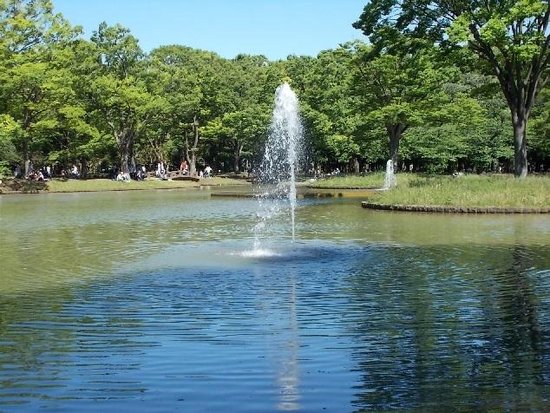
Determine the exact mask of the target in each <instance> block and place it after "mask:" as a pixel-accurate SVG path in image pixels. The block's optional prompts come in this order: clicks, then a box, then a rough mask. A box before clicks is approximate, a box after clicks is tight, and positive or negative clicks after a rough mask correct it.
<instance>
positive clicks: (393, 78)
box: [354, 39, 451, 170]
mask: <svg viewBox="0 0 550 413" xmlns="http://www.w3.org/2000/svg"><path fill="white" fill-rule="evenodd" d="M401 41H402V43H401V45H400V46H401V48H400V49H399V50H396V51H392V52H390V51H384V50H383V51H378V50H376V49H374V48H372V47H370V46H367V45H361V44H358V45H356V47H357V53H356V58H355V71H354V73H355V79H356V81H355V82H354V84H355V87H354V92H355V93H356V94H358V95H359V96H360V97H361V99H362V109H363V111H365V112H366V113H367V118H368V120H369V123H370V124H371V125H382V126H383V127H384V129H385V130H386V133H387V136H388V138H389V147H390V151H389V152H390V159H391V160H392V161H393V164H394V169H395V170H398V161H399V146H400V142H401V139H402V138H403V136H404V133H405V132H406V131H407V129H409V128H410V127H411V126H414V125H416V124H419V123H420V122H421V121H422V119H423V118H425V117H427V116H428V112H429V110H430V108H431V107H433V106H438V105H439V104H440V103H441V101H442V100H444V99H445V97H444V96H443V95H444V93H442V85H443V84H444V83H445V82H448V79H449V77H450V74H451V71H450V70H446V69H445V68H439V67H438V63H437V53H436V50H435V49H433V48H430V47H429V46H428V45H423V46H422V47H416V48H412V47H404V45H406V42H404V41H403V39H401Z"/></svg>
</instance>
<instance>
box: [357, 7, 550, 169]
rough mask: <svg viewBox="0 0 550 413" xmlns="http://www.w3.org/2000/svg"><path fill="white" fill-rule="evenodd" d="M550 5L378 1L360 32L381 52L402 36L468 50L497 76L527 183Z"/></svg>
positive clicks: (548, 52) (545, 74)
mask: <svg viewBox="0 0 550 413" xmlns="http://www.w3.org/2000/svg"><path fill="white" fill-rule="evenodd" d="M549 18H550V2H549V1H548V0H502V1H494V0H490V1H480V0H470V1H451V0H438V1H435V0H434V1H422V0H373V1H371V2H370V3H369V4H367V5H366V6H365V8H364V10H363V13H362V14H361V16H360V17H359V20H358V21H357V22H355V23H354V27H355V28H357V29H361V30H362V31H363V33H364V34H365V35H366V36H368V37H369V38H370V39H371V41H372V42H373V43H375V44H379V47H382V48H383V47H387V46H388V44H391V40H392V38H393V37H394V36H395V33H396V32H399V33H401V34H404V35H406V36H408V37H410V38H413V39H418V38H422V39H428V40H430V41H433V42H435V43H438V44H440V45H441V46H446V45H452V46H465V45H467V46H468V47H470V48H471V50H473V51H474V52H475V53H476V54H477V56H478V57H479V58H480V59H481V60H482V61H483V62H484V63H485V64H486V66H487V67H488V68H489V69H490V70H491V71H492V73H493V75H494V76H496V78H497V79H498V81H499V84H500V88H501V91H502V93H503V94H504V97H505V99H506V101H507V103H508V107H509V109H510V113H511V117H512V126H513V131H514V152H515V156H514V160H515V167H514V168H515V175H516V176H517V177H525V176H526V175H527V172H528V165H527V121H528V120H529V116H530V114H531V110H532V109H533V106H534V104H535V100H536V97H537V95H538V93H539V92H540V90H541V89H542V88H543V87H544V85H545V84H546V82H547V81H548V78H549V70H548V68H549V65H550V47H549V46H550V32H549V30H548V22H549Z"/></svg>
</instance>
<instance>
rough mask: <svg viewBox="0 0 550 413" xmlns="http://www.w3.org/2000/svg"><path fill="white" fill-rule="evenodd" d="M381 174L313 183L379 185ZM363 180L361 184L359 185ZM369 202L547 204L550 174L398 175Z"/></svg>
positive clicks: (513, 205)
mask: <svg viewBox="0 0 550 413" xmlns="http://www.w3.org/2000/svg"><path fill="white" fill-rule="evenodd" d="M383 182H384V174H382V173H379V174H376V173H375V174H371V175H369V176H366V177H336V178H329V179H327V180H322V181H318V182H315V183H314V185H315V186H322V187H324V188H337V187H360V186H364V187H378V188H379V187H381V186H382V185H383ZM361 183H363V185H360V184H361ZM368 200H369V201H370V202H374V203H380V204H392V205H426V206H432V205H437V206H457V207H497V208H505V207H509V208H548V207H550V176H528V177H527V178H526V179H516V178H514V177H513V176H510V175H465V176H460V177H457V178H454V177H451V176H434V177H426V176H421V175H418V174H409V173H405V174H397V187H396V188H394V189H391V190H389V191H380V192H373V194H372V196H371V197H370V198H369V199H368Z"/></svg>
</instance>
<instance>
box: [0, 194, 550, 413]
mask: <svg viewBox="0 0 550 413" xmlns="http://www.w3.org/2000/svg"><path fill="white" fill-rule="evenodd" d="M357 204H358V202H357V201H346V200H333V201H318V200H304V201H302V202H301V204H300V205H299V208H298V210H297V235H298V241H297V242H295V243H291V242H289V239H288V238H285V235H284V231H283V230H280V228H278V227H277V223H274V224H273V228H271V230H272V231H273V237H272V242H271V245H269V246H267V247H266V251H265V252H266V253H265V254H256V255H253V254H250V253H249V252H250V251H251V250H252V243H253V236H252V235H251V229H252V227H253V225H254V222H253V215H254V208H255V203H254V201H253V200H247V199H229V198H224V199H214V198H213V199H210V198H209V196H208V193H206V192H198V191H197V192H183V191H168V192H164V191H159V192H144V193H119V194H71V195H59V196H58V195H47V196H24V197H19V196H14V197H11V196H10V197H0V218H1V225H2V233H1V235H0V237H1V238H0V240H1V247H2V248H0V260H1V262H2V268H1V273H0V281H1V282H0V411H6V412H29V411H50V412H63V411H67V412H74V411H79V412H81V411H83V412H86V411H93V412H95V411H103V412H113V411H117V410H120V411H128V410H134V411H147V412H154V411H159V412H165V411H178V410H179V411H193V412H202V411H204V412H211V411H239V412H257V411H262V412H269V411H303V412H318V411H333V412H346V411H348V412H352V411H386V410H398V411H434V412H438V411H478V410H479V411H488V410H494V411H502V410H507V411H524V410H525V411H545V410H548V407H549V406H550V401H549V397H550V390H549V389H550V387H549V384H550V364H549V363H550V359H549V357H550V348H549V343H550V342H549V339H550V336H549V333H550V332H549V326H550V319H549V317H550V256H549V253H548V251H549V249H548V239H550V237H549V235H550V222H549V218H547V217H545V216H490V217H481V216H453V215H413V214H400V213H386V212H372V211H365V210H362V209H361V207H360V206H359V205H357Z"/></svg>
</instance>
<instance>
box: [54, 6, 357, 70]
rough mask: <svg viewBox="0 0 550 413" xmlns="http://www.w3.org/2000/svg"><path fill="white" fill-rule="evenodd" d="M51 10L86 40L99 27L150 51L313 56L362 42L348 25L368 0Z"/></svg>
mask: <svg viewBox="0 0 550 413" xmlns="http://www.w3.org/2000/svg"><path fill="white" fill-rule="evenodd" d="M53 2H54V6H55V10H56V11H57V12H61V13H62V14H63V15H64V16H65V17H66V18H67V19H68V20H69V21H70V22H71V23H72V24H73V25H81V26H82V27H83V28H84V31H85V35H86V37H87V38H89V37H90V35H91V34H92V32H93V31H94V30H96V29H97V27H98V26H99V23H101V22H102V21H106V22H107V23H108V24H115V23H120V24H122V25H123V26H125V27H127V28H129V29H130V30H131V32H132V34H133V35H134V36H135V37H137V38H138V39H139V41H140V45H141V47H142V48H143V49H144V50H145V51H146V52H149V51H150V50H152V49H154V48H155V47H158V46H162V45H169V44H180V45H185V46H190V47H194V48H198V49H204V50H210V51H213V52H216V53H218V54H219V55H221V56H222V57H226V58H233V57H235V56H236V55H237V54H239V53H248V54H263V55H265V56H267V58H268V59H270V60H277V59H285V58H286V57H287V56H288V55H291V54H295V55H309V56H316V55H317V54H318V53H319V52H320V51H321V50H326V49H334V48H336V47H338V45H339V44H341V43H344V42H346V41H350V40H354V39H361V40H365V39H366V38H365V37H364V36H363V35H362V34H361V32H360V31H359V30H356V29H354V28H353V27H351V24H352V23H353V22H354V21H356V20H357V18H358V17H359V15H360V14H361V11H362V10H363V7H364V6H365V4H366V3H367V0H53Z"/></svg>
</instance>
